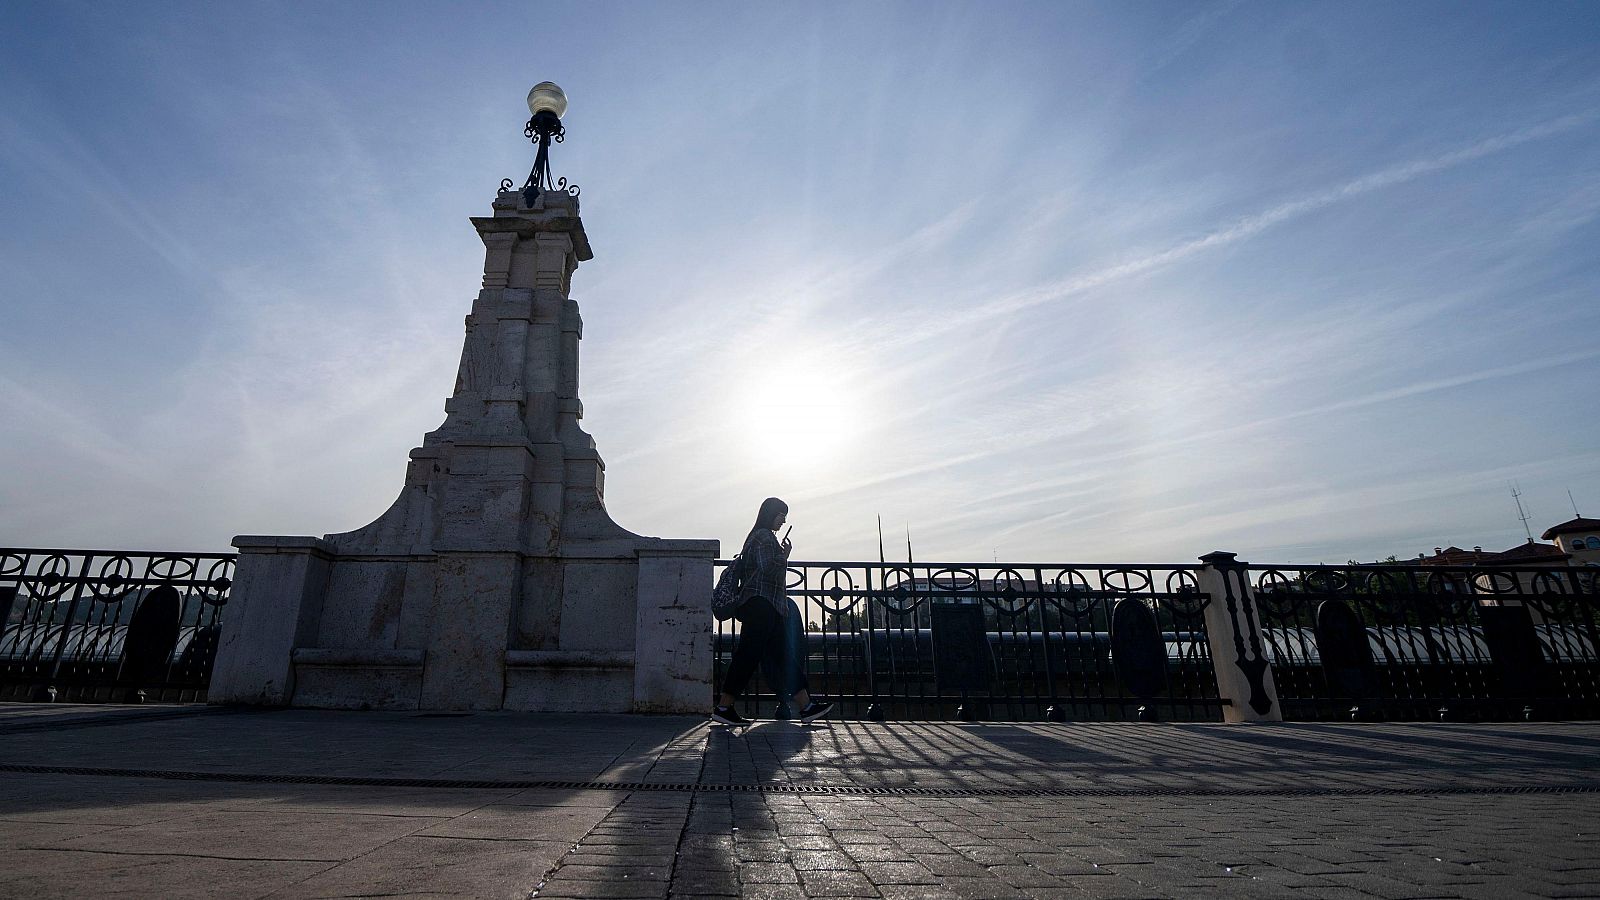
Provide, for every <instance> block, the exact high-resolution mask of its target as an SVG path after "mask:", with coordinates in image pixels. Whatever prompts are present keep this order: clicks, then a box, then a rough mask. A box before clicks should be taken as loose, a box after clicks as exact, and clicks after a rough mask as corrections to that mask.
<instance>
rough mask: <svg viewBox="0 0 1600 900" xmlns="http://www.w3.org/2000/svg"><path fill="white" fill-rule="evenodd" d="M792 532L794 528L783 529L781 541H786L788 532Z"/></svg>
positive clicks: (791, 526)
mask: <svg viewBox="0 0 1600 900" xmlns="http://www.w3.org/2000/svg"><path fill="white" fill-rule="evenodd" d="M793 530H794V526H793V525H790V526H789V527H788V528H785V529H784V530H783V539H784V540H786V541H787V540H788V539H789V532H791V531H793Z"/></svg>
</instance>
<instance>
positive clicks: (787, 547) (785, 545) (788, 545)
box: [778, 538, 794, 559]
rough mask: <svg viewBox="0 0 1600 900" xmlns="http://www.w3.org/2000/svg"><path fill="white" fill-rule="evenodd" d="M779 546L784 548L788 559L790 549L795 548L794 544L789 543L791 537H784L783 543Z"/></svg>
mask: <svg viewBox="0 0 1600 900" xmlns="http://www.w3.org/2000/svg"><path fill="white" fill-rule="evenodd" d="M778 546H780V547H782V548H783V558H784V559H788V558H789V551H791V550H793V549H794V544H791V543H789V539H788V538H784V539H783V543H781V544H779V545H778Z"/></svg>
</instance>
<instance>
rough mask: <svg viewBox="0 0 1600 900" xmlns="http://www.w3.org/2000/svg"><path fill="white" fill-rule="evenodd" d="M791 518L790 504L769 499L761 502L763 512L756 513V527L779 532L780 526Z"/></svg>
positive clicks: (776, 499) (774, 498) (773, 498)
mask: <svg viewBox="0 0 1600 900" xmlns="http://www.w3.org/2000/svg"><path fill="white" fill-rule="evenodd" d="M788 516H789V504H787V503H785V502H783V501H782V500H779V499H778V498H777V497H768V498H767V499H765V500H763V501H761V511H760V512H758V513H756V527H757V528H765V529H767V530H768V531H777V530H778V526H780V525H782V524H783V520H784V519H786V518H788Z"/></svg>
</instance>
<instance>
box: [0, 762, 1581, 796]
mask: <svg viewBox="0 0 1600 900" xmlns="http://www.w3.org/2000/svg"><path fill="white" fill-rule="evenodd" d="M0 772H9V773H15V774H24V775H85V776H92V777H102V778H150V779H160V780H168V781H206V782H235V783H242V784H305V785H328V786H334V787H396V788H437V789H456V790H462V789H490V790H493V789H516V790H529V789H540V788H545V789H556V790H582V791H658V792H678V793H695V794H702V793H704V794H709V793H748V794H802V795H835V796H866V797H1164V796H1166V797H1396V796H1405V797H1420V796H1476V795H1515V794H1600V783H1582V782H1580V783H1573V784H1516V785H1478V786H1460V785H1416V786H1408V787H1364V788H1359V787H1358V788H1350V787H1272V786H1260V787H1235V788H1208V787H1188V788H1186V787H1170V786H1168V787H1163V786H1158V785H1152V786H1149V787H1106V788H1092V787H1045V786H1033V787H1029V786H1022V787H1015V788H993V787H960V786H955V787H932V786H919V785H896V786H869V785H857V784H781V783H779V784H773V783H731V784H730V783H717V782H710V783H697V782H660V781H576V780H555V779H467V778H450V779H445V778H371V777H365V776H358V775H292V774H282V775H269V774H260V773H252V772H194V771H181V770H173V769H113V768H100V767H92V766H39V765H25V764H19V763H0Z"/></svg>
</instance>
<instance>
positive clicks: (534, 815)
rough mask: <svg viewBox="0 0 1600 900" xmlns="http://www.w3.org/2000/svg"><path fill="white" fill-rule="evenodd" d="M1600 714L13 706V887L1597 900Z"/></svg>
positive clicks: (8, 882)
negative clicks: (734, 731)
mask: <svg viewBox="0 0 1600 900" xmlns="http://www.w3.org/2000/svg"><path fill="white" fill-rule="evenodd" d="M1597 751H1600V724H1596V723H1574V724H1559V725H1556V724H1529V725H1429V724H1410V725H1312V724H1302V725H1282V726H1256V727H1239V726H1233V727H1230V726H1223V725H1177V724H1162V725H1138V724H1115V725H1111V724H1108V725H1083V724H1078V725H1045V724H1040V725H1029V724H987V725H962V724H954V723H951V724H943V723H939V724H934V723H901V724H873V723H863V722H838V723H834V724H833V725H832V726H831V727H821V728H810V729H807V728H800V727H796V726H794V725H790V724H787V723H778V722H775V723H766V724H762V725H758V726H756V727H754V728H752V729H749V730H748V731H747V732H745V733H744V734H743V735H741V736H735V735H730V734H728V733H727V732H726V731H724V730H722V729H711V728H707V727H706V726H705V725H704V724H703V723H701V722H698V721H695V720H692V719H683V718H671V717H627V716H602V717H589V718H585V717H575V716H533V715H518V714H499V713H480V714H474V715H442V714H415V713H412V714H405V713H338V712H315V711H300V710H296V711H277V712H254V711H232V710H220V709H212V708H207V707H195V706H187V707H184V706H171V707H167V706H146V707H89V706H65V705H62V706H38V705H24V704H16V705H0V897H29V898H36V897H39V898H42V897H82V896H91V895H92V896H97V897H122V896H127V897H274V898H309V897H351V896H364V897H371V896H415V897H442V896H471V897H507V898H518V900H522V898H528V897H539V898H547V897H548V898H578V897H640V898H645V897H656V898H663V897H695V898H698V897H716V896H744V897H756V898H786V897H885V898H899V897H918V898H920V897H958V898H991V897H992V898H1031V897H1049V898H1055V897H1077V896H1085V897H1193V896H1241V897H1319V898H1321V897H1332V898H1338V897H1385V898H1390V897H1395V898H1398V897H1506V896H1542V897H1579V896H1591V897H1592V896H1597V895H1600V839H1597V837H1596V833H1597V832H1600V815H1597V814H1600V752H1597Z"/></svg>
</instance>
